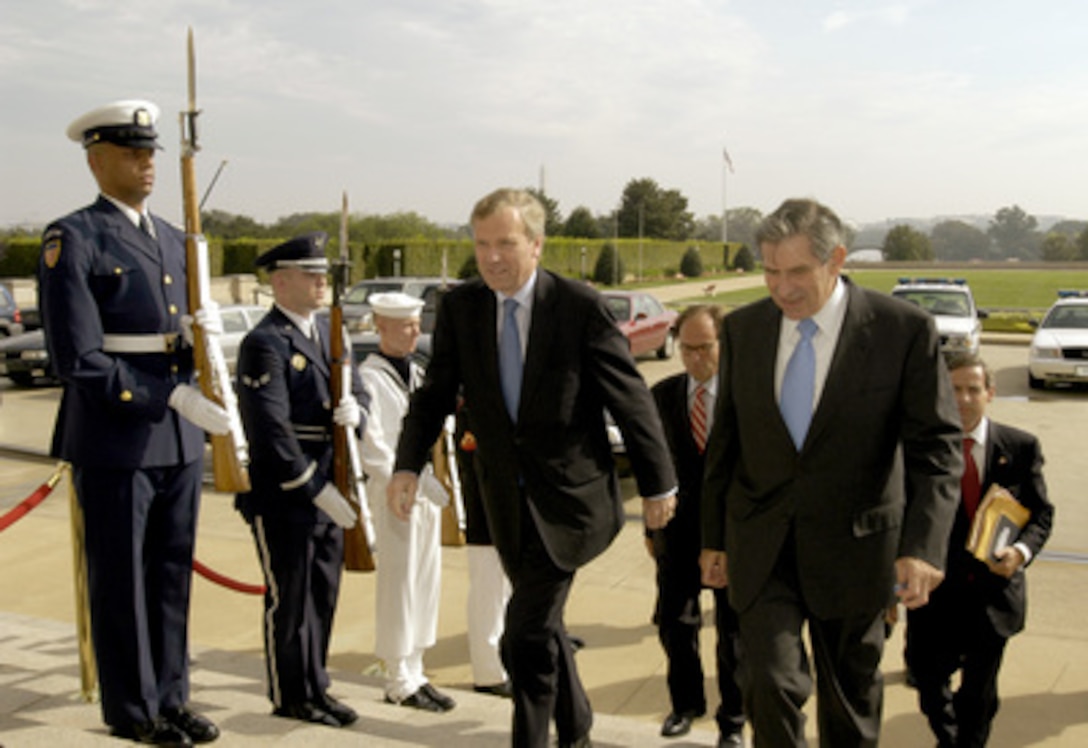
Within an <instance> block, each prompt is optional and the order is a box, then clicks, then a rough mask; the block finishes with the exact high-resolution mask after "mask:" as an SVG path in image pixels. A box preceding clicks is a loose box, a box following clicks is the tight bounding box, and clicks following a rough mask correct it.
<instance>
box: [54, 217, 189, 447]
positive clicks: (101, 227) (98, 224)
mask: <svg viewBox="0 0 1088 748" xmlns="http://www.w3.org/2000/svg"><path fill="white" fill-rule="evenodd" d="M152 220H153V222H154V226H155V231H156V235H157V236H158V243H157V244H156V241H155V240H154V239H152V238H151V237H149V236H147V235H146V234H144V233H143V232H141V231H140V230H139V229H138V228H137V227H136V226H134V225H133V224H132V222H131V221H129V219H128V218H127V217H126V216H125V215H124V214H123V213H121V211H120V210H118V209H117V208H116V207H115V206H114V205H113V204H112V203H110V202H109V201H108V200H106V199H105V198H103V197H99V199H98V200H97V201H96V202H95V203H94V204H93V205H91V206H89V207H87V208H84V209H83V210H79V211H76V212H75V213H72V214H70V215H68V216H66V217H64V218H62V219H60V220H59V221H56V222H55V223H53V224H52V225H50V226H49V227H48V228H47V229H46V232H45V234H44V236H43V239H42V262H41V279H40V289H41V304H42V319H43V322H44V325H45V337H46V341H47V343H48V346H49V356H50V358H51V360H52V361H53V366H54V367H55V368H56V371H57V374H58V375H59V376H60V378H61V379H62V380H63V381H64V383H65V388H64V395H63V397H62V399H61V406H60V413H59V415H58V417H57V427H56V431H55V433H54V435H53V447H52V455H53V456H54V457H59V458H61V459H64V460H68V461H69V462H71V463H72V464H74V465H83V464H87V465H96V466H98V467H117V468H135V467H160V466H167V465H177V464H183V463H188V462H192V461H194V460H196V459H198V458H200V457H202V456H203V448H204V434H203V432H202V431H201V430H200V429H199V428H197V427H196V426H194V425H193V424H191V423H189V422H188V421H186V420H184V419H183V418H181V416H179V415H178V414H177V413H176V412H175V411H174V410H173V409H171V408H169V407H167V404H166V401H167V398H168V397H169V396H170V392H171V390H173V389H174V387H175V386H176V385H177V384H178V383H179V382H181V383H187V382H189V381H190V379H191V378H192V368H193V363H192V355H191V351H190V350H189V349H187V348H186V349H181V350H178V351H177V352H175V353H169V354H168V353H166V352H164V353H162V354H151V353H137V354H117V353H106V352H104V351H103V343H102V336H103V335H104V334H134V333H164V334H167V333H173V334H180V331H181V326H180V323H179V319H180V317H181V315H183V314H186V313H187V312H188V301H187V298H186V282H185V243H184V242H185V238H184V235H183V234H182V232H181V231H179V230H178V229H177V228H175V227H174V226H171V225H170V224H168V223H167V222H165V221H163V220H160V219H158V218H153V219H152Z"/></svg>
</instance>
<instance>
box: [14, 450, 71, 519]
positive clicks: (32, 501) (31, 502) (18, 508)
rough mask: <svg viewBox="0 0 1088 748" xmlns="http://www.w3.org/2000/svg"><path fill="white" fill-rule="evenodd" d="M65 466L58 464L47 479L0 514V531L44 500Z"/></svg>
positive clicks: (54, 486) (62, 473) (57, 481)
mask: <svg viewBox="0 0 1088 748" xmlns="http://www.w3.org/2000/svg"><path fill="white" fill-rule="evenodd" d="M64 470H65V466H64V464H63V463H62V464H60V465H58V466H57V469H56V470H55V471H54V472H53V474H52V475H51V476H49V480H47V481H46V482H45V483H43V484H41V485H40V486H38V487H37V488H36V489H34V492H33V493H31V494H30V495H29V496H27V497H26V498H25V499H23V500H22V501H21V502H19V503H18V504H16V505H15V506H14V507H12V508H11V509H9V510H8V511H7V512H6V513H5V514H4V515H3V516H0V532H3V531H4V530H6V529H8V528H9V527H11V526H12V525H14V524H15V523H16V522H17V521H19V520H20V519H22V518H23V517H24V516H26V515H27V514H29V513H30V510H32V509H34V507H36V506H38V504H40V503H42V502H43V501H45V497H46V496H48V495H49V494H51V493H52V492H53V489H54V488H56V485H57V483H59V482H60V479H61V476H63V475H64Z"/></svg>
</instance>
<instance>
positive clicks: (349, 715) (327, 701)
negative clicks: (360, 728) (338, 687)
mask: <svg viewBox="0 0 1088 748" xmlns="http://www.w3.org/2000/svg"><path fill="white" fill-rule="evenodd" d="M321 708H322V709H324V710H325V711H326V712H328V713H329V714H331V715H332V718H333V719H335V720H336V721H337V722H339V723H340V726H341V727H347V726H348V725H351V724H355V722H357V721H358V720H359V715H358V713H357V712H356V711H355V710H354V709H352V708H351V707H350V706H348V705H347V704H345V703H344V702H342V701H337V700H336V699H334V698H333V697H332V696H329V695H328V694H325V698H324V701H323V702H322V704H321Z"/></svg>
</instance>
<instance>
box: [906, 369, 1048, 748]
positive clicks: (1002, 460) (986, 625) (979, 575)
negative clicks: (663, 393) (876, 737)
mask: <svg viewBox="0 0 1088 748" xmlns="http://www.w3.org/2000/svg"><path fill="white" fill-rule="evenodd" d="M948 369H949V372H950V376H951V379H952V384H953V387H954V389H955V393H956V401H957V404H958V406H959V411H960V418H961V420H962V421H963V435H964V443H963V452H964V464H965V467H964V475H963V481H962V500H961V503H960V507H959V509H958V512H957V515H956V521H955V524H954V525H953V528H952V535H951V538H950V539H949V549H948V568H947V570H946V572H945V579H944V582H943V583H942V584H941V585H940V586H939V587H938V588H937V589H936V590H934V591H933V593H931V595H930V598H929V605H926V606H924V607H922V608H918V609H917V610H911V611H909V612H908V614H907V646H906V660H907V667H908V668H909V669H910V671H911V673H912V674H913V675H914V678H915V681H916V682H917V686H918V700H919V704H920V706H921V709H922V712H923V713H924V714H925V716H926V718H927V719H928V720H929V725H930V727H931V728H932V730H933V732H934V734H935V735H936V736H937V741H938V743H937V745H938V747H939V748H951V747H952V746H956V748H965V747H967V746H971V747H972V748H974V747H976V746H984V745H986V740H987V738H988V737H989V734H990V726H991V723H992V721H993V718H994V715H995V714H996V713H997V708H998V703H999V701H998V695H997V674H998V670H999V669H1000V667H1001V658H1002V655H1003V654H1004V651H1005V643H1006V642H1007V641H1008V639H1009V637H1010V636H1012V635H1013V634H1016V633H1017V632H1019V631H1021V630H1022V629H1023V628H1024V619H1025V613H1026V607H1027V598H1026V580H1025V578H1024V569H1025V567H1027V565H1028V564H1030V563H1031V561H1032V559H1033V558H1035V557H1036V556H1037V555H1038V554H1039V551H1040V550H1041V549H1042V547H1043V544H1044V543H1046V540H1047V538H1048V537H1049V536H1050V528H1051V523H1052V520H1053V517H1054V507H1053V505H1052V504H1051V503H1050V501H1049V500H1048V499H1047V495H1046V483H1045V482H1044V480H1043V473H1042V467H1043V455H1042V450H1041V448H1040V446H1039V440H1038V439H1036V438H1035V437H1034V436H1033V435H1031V434H1029V433H1027V432H1025V431H1021V430H1020V429H1016V428H1013V427H1011V426H1006V425H1004V424H1001V423H997V422H995V421H991V420H990V419H989V418H988V417H987V416H986V407H987V406H988V405H989V403H990V402H991V401H992V400H993V397H994V394H995V388H994V381H993V374H992V372H991V371H990V369H989V368H988V367H987V366H986V364H985V363H984V362H983V361H982V359H980V358H979V357H978V356H976V355H969V354H958V355H956V356H953V357H952V358H950V359H949V361H948ZM988 494H989V497H990V500H989V501H985V500H984V499H985V498H987V495H988ZM1010 498H1011V499H1014V500H1015V502H1014V503H1013V505H1012V507H1011V509H1012V511H1010V510H1009V509H1010V507H1009V506H1008V503H1009V499H1010ZM1016 503H1018V504H1019V506H1016ZM1021 507H1023V509H1021ZM1023 510H1026V511H1027V516H1026V519H1025V516H1024V515H1025V512H1024V511H1023ZM973 525H974V529H972V526H973ZM998 528H1004V529H998ZM995 529H998V531H995ZM969 539H974V541H975V548H974V549H969V548H968V541H969ZM956 670H960V671H961V677H960V687H959V689H958V690H957V691H956V692H955V693H953V692H952V689H951V686H950V680H951V676H952V674H953V673H954V672H955V671H956Z"/></svg>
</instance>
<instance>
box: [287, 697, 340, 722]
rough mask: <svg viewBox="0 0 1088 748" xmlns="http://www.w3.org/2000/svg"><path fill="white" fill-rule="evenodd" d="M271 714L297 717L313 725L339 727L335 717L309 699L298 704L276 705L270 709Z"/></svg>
mask: <svg viewBox="0 0 1088 748" xmlns="http://www.w3.org/2000/svg"><path fill="white" fill-rule="evenodd" d="M272 714H274V715H275V716H277V717H286V718H287V719H297V720H298V721H299V722H312V723H313V724H315V725H328V726H329V727H340V722H339V721H337V719H336V717H334V716H332V715H331V714H329V713H328V712H326V711H325V710H324V709H322V708H321V707H319V706H317V705H316V704H313V703H311V702H309V701H303V702H302V703H299V704H284V705H283V706H278V707H276V708H275V709H273V710H272Z"/></svg>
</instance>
